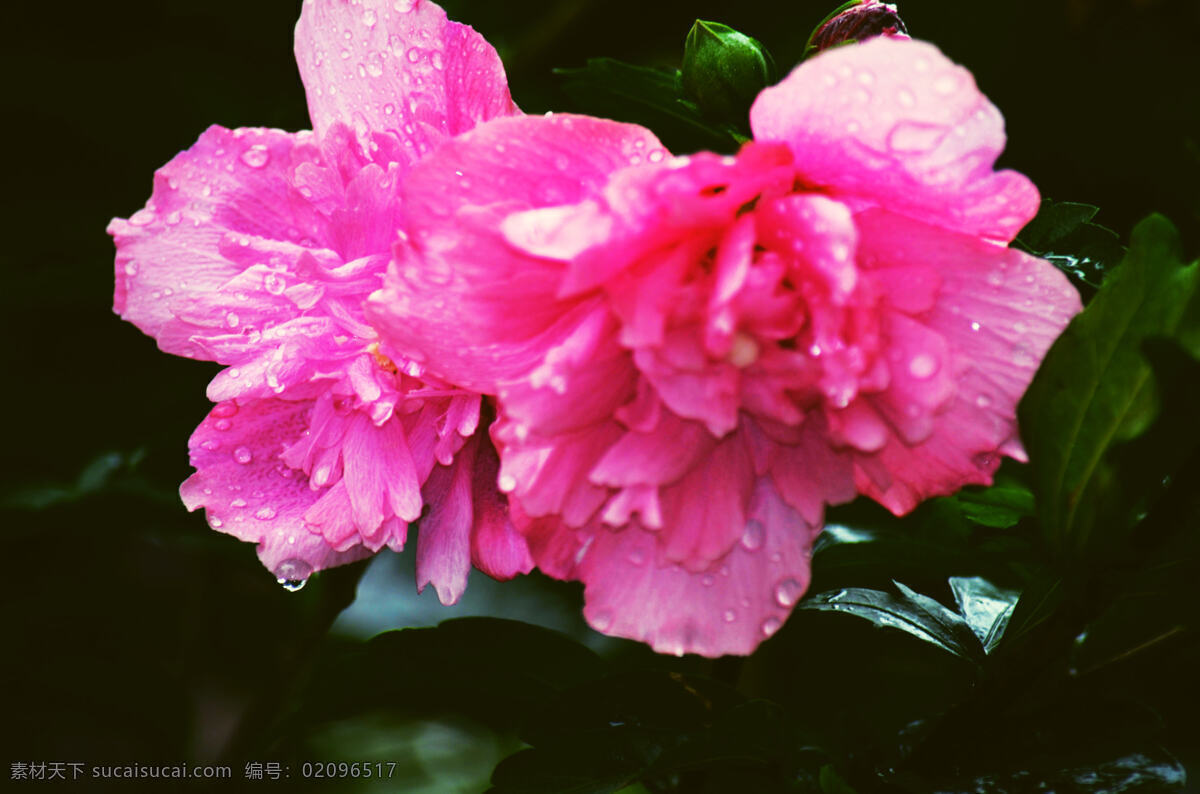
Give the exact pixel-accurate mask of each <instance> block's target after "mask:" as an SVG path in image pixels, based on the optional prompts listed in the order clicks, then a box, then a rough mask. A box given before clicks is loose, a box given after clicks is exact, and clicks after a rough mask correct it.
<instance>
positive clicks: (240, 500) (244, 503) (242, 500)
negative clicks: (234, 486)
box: [230, 496, 246, 507]
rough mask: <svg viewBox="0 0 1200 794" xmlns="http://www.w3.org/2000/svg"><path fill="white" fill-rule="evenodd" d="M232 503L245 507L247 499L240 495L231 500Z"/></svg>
mask: <svg viewBox="0 0 1200 794" xmlns="http://www.w3.org/2000/svg"><path fill="white" fill-rule="evenodd" d="M230 504H231V505H233V506H234V507H245V506H246V500H245V499H243V498H241V497H240V496H239V497H238V498H237V499H234V500H233V501H232V502H230Z"/></svg>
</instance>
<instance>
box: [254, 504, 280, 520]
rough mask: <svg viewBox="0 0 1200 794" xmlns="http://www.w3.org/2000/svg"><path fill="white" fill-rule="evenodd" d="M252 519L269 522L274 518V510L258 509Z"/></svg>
mask: <svg viewBox="0 0 1200 794" xmlns="http://www.w3.org/2000/svg"><path fill="white" fill-rule="evenodd" d="M254 517H255V518H257V519H258V520H259V521H270V520H271V519H273V518H275V508H273V507H260V508H259V509H258V511H257V512H256V513H255V514H254Z"/></svg>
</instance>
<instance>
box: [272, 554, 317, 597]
mask: <svg viewBox="0 0 1200 794" xmlns="http://www.w3.org/2000/svg"><path fill="white" fill-rule="evenodd" d="M310 576H312V566H311V565H309V564H308V563H307V562H305V561H304V560H298V559H294V558H293V559H289V560H284V561H283V562H281V563H279V567H278V568H276V569H275V581H276V582H278V583H279V584H281V585H283V589H284V590H287V591H288V592H289V593H294V592H296V591H297V590H300V589H301V588H303V587H304V585H306V584H308V577H310Z"/></svg>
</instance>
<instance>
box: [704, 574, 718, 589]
mask: <svg viewBox="0 0 1200 794" xmlns="http://www.w3.org/2000/svg"><path fill="white" fill-rule="evenodd" d="M715 581H716V579H713V577H712V574H708V573H706V574H704V576H702V577H700V584H702V585H704V586H705V587H712V586H713V582H715Z"/></svg>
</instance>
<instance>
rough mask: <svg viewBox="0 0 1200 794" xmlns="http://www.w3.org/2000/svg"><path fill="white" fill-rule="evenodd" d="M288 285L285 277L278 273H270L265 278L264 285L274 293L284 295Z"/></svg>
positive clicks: (268, 290)
mask: <svg viewBox="0 0 1200 794" xmlns="http://www.w3.org/2000/svg"><path fill="white" fill-rule="evenodd" d="M286 286H287V284H286V283H285V282H284V280H283V277H282V276H280V275H279V274H278V273H268V274H267V275H266V277H265V278H263V287H264V288H266V290H267V292H269V293H271V294H272V295H282V294H283V290H284V288H285V287H286Z"/></svg>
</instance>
